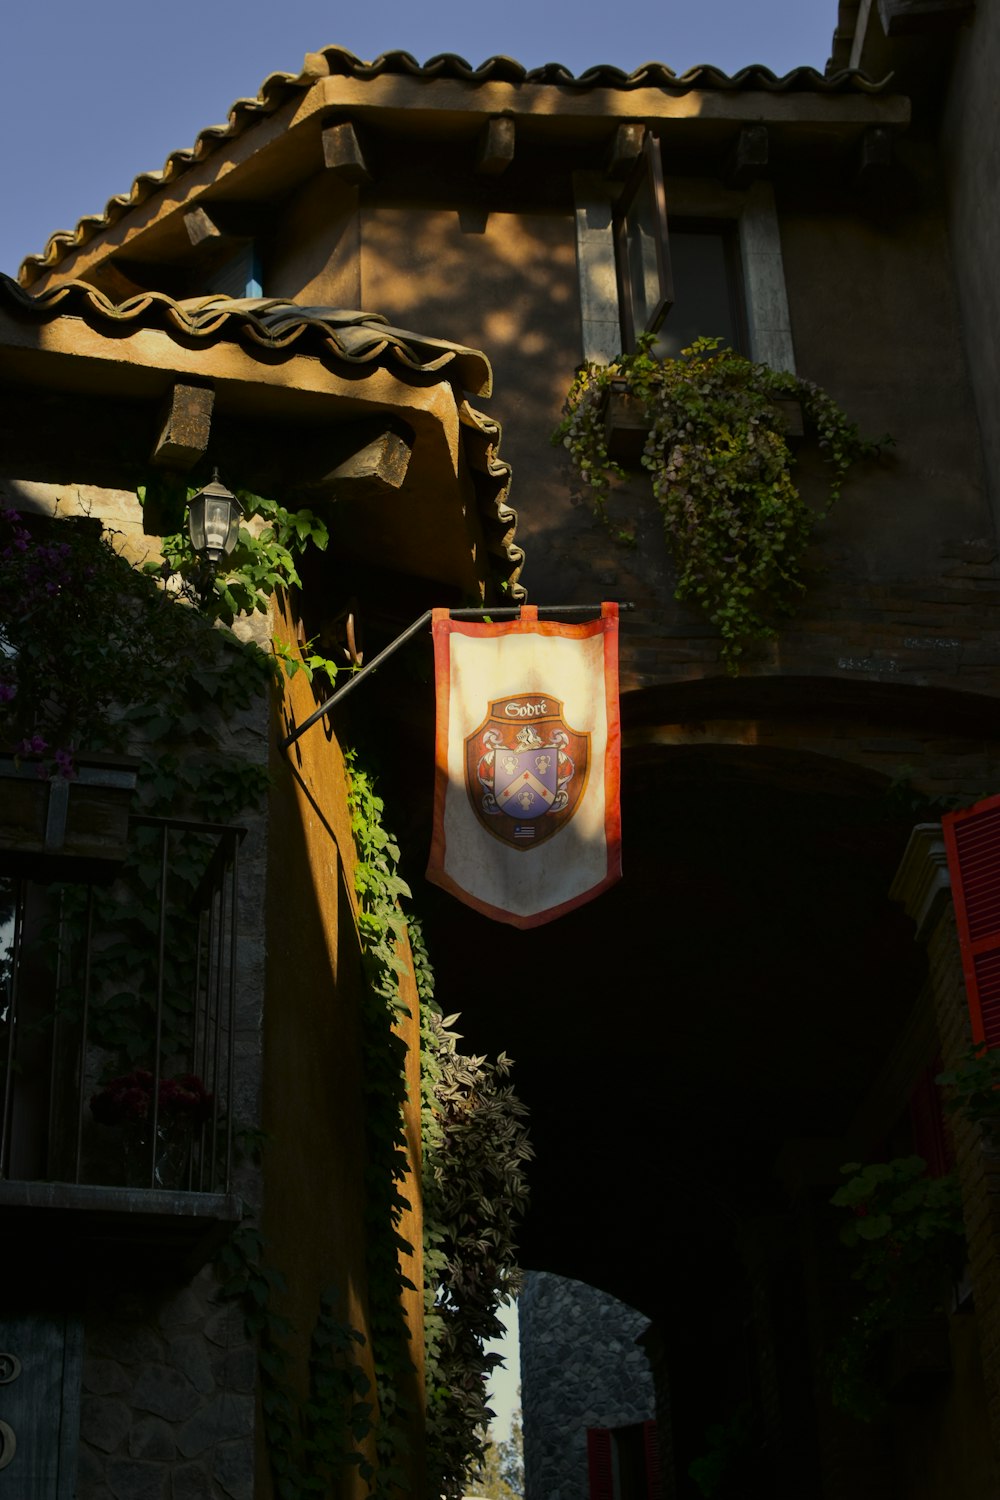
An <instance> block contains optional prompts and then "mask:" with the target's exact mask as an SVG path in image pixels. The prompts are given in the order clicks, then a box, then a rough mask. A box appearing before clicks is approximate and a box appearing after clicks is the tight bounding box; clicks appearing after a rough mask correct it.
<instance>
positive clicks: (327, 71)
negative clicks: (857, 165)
mask: <svg viewBox="0 0 1000 1500" xmlns="http://www.w3.org/2000/svg"><path fill="white" fill-rule="evenodd" d="M383 74H389V75H397V76H405V77H410V78H416V79H425V80H433V79H436V78H449V79H457V80H461V81H464V82H468V83H473V84H478V83H485V82H487V81H495V82H500V83H514V84H526V85H533V84H550V85H551V84H557V85H559V86H560V87H562V88H569V89H573V90H576V91H579V92H585V91H587V90H588V89H617V90H620V91H622V92H628V91H629V90H634V89H641V88H659V89H663V90H665V91H666V92H667V93H670V94H675V95H681V94H686V93H690V92H692V91H693V90H696V89H708V90H714V91H727V92H731V93H732V92H739V91H740V90H746V91H752V90H763V91H765V92H767V93H783V94H784V93H803V92H805V93H820V94H845V93H846V94H850V93H864V94H873V93H878V92H880V91H881V90H883V89H884V88H885V87H886V84H887V82H888V80H882V81H881V82H874V81H873V80H871V79H869V78H867V77H865V75H864V74H863V73H859V72H856V71H851V70H850V69H843V68H842V69H840V70H839V71H833V72H829V73H827V74H825V75H824V74H822V73H819V72H817V71H816V69H815V68H794V69H793V70H792V71H791V72H790V73H786V74H784V76H783V77H778V76H777V75H776V74H774V73H772V72H771V70H770V68H765V67H762V66H760V65H753V66H751V67H747V68H741V69H740V71H739V72H738V73H734V74H732V75H730V74H726V73H723V72H722V71H721V70H720V69H719V68H714V67H710V66H708V65H704V64H703V65H700V66H698V67H696V68H689V69H688V71H687V72H686V73H681V74H677V73H675V72H674V71H673V69H672V68H668V67H667V66H666V64H664V63H656V62H649V63H644V64H643V65H642V67H641V68H636V69H635V71H634V72H631V73H626V72H624V71H623V70H622V69H621V68H613V67H610V66H607V65H604V66H600V67H595V68H588V69H587V71H586V72H585V73H581V74H579V75H578V76H577V75H574V74H573V73H571V72H570V70H569V69H568V68H565V67H563V66H562V64H561V63H545V64H544V65H543V66H542V67H540V68H530V69H529V68H525V67H524V66H522V64H521V63H518V62H515V61H514V59H513V58H510V57H490V58H487V60H486V61H485V62H484V63H481V64H480V66H479V67H478V68H474V67H472V65H471V64H470V63H468V62H466V60H465V59H464V58H463V57H459V56H457V55H456V54H455V53H453V52H445V53H441V54H440V55H439V56H437V57H432V58H430V59H429V60H428V61H427V62H426V63H418V62H417V60H416V58H415V57H413V56H412V55H411V54H410V53H409V52H384V53H383V54H382V55H381V57H377V58H376V59H375V60H374V62H363V61H362V60H361V59H360V58H358V57H355V56H354V54H353V53H352V52H347V51H346V50H345V49H344V48H343V47H325V48H323V49H322V51H320V52H310V53H309V54H308V55H307V57H306V59H305V64H304V67H303V70H302V72H301V73H299V74H292V73H271V74H269V76H268V77H267V78H265V80H264V82H263V83H262V85H261V88H260V92H259V94H258V95H257V97H256V98H255V99H237V100H236V102H235V104H233V105H232V107H231V108H230V110H229V117H228V120H227V122H226V124H225V125H210V126H208V127H207V128H206V129H205V130H202V131H201V132H200V134H199V135H198V138H197V140H196V141H195V144H194V146H193V147H191V148H190V149H183V150H177V151H172V152H171V153H170V155H169V156H168V157H167V160H166V162H165V164H164V166H163V169H162V171H159V172H142V173H140V175H139V176H138V177H137V178H136V179H135V181H134V182H133V184H132V187H131V189H130V191H129V192H128V193H120V194H118V195H116V196H115V197H114V198H111V199H110V200H109V201H108V203H107V205H106V207H105V209H104V212H103V213H102V214H90V215H88V216H86V217H85V218H82V219H81V220H80V221H79V223H78V224H77V226H76V228H75V229H74V230H64V229H63V230H58V231H57V232H56V233H55V234H53V235H52V236H51V237H50V238H49V241H48V243H47V244H46V246H45V250H44V251H43V253H42V254H41V255H29V256H26V257H25V259H24V261H22V263H21V268H20V271H19V273H18V274H19V278H20V280H21V281H22V282H23V283H24V284H25V285H29V286H30V284H31V282H32V281H34V280H35V279H36V278H37V277H38V275H39V274H40V272H41V271H42V270H43V269H46V268H49V267H52V266H56V265H58V264H59V262H60V261H61V260H62V259H63V258H64V257H65V255H66V254H67V252H68V251H69V250H70V249H72V248H74V247H76V246H79V245H84V244H86V243H87V241H88V240H90V239H92V238H93V236H94V235H95V234H98V233H100V232H101V231H102V230H104V229H107V228H108V227H109V226H110V225H112V224H114V223H116V222H117V221H118V220H119V219H120V218H121V217H122V215H123V214H124V213H126V212H127V211H128V210H129V209H130V208H132V207H134V206H135V205H137V204H140V203H143V202H145V200H146V199H147V198H148V197H149V196H150V195H151V194H152V193H155V192H156V191H157V190H158V189H159V188H160V187H162V186H163V185H164V183H169V182H173V181H175V180H176V179H177V178H178V177H179V176H180V175H181V174H182V173H183V172H184V171H185V170H186V169H187V168H188V167H189V166H190V165H191V164H192V163H195V162H200V161H203V160H204V159H205V157H207V156H210V155H211V153H212V152H213V151H214V150H215V149H216V148H217V147H218V146H219V145H220V144H221V143H222V142H225V141H228V140H232V139H233V138H234V137H236V136H238V135H240V134H242V132H243V131H244V130H246V129H247V128H248V127H249V126H251V125H253V124H254V123H255V122H256V121H257V120H258V119H259V118H260V117H261V116H262V115H268V114H273V113H274V111H275V110H277V109H279V108H280V107H281V105H283V104H285V103H286V102H287V101H288V100H289V99H290V98H291V97H293V96H294V95H295V94H296V93H301V92H303V91H305V90H306V89H309V88H311V87H312V85H313V84H314V83H315V82H316V80H317V79H318V78H324V77H350V78H359V79H372V78H378V77H381V76H382V75H383Z"/></svg>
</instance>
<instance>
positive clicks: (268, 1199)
mask: <svg viewBox="0 0 1000 1500" xmlns="http://www.w3.org/2000/svg"><path fill="white" fill-rule="evenodd" d="M277 630H278V632H279V634H280V635H281V636H282V637H283V638H285V639H289V640H291V641H292V642H294V640H295V638H296V635H295V626H294V623H293V622H292V621H291V620H290V619H288V618H287V617H283V618H282V617H281V616H280V614H279V619H278V623H277ZM315 706H316V700H315V697H314V695H313V692H312V690H311V688H310V686H309V684H308V682H307V680H306V677H305V674H303V673H300V674H298V675H297V676H295V677H293V678H291V679H290V680H288V681H287V682H286V684H285V697H284V700H283V706H282V716H281V727H280V730H279V732H280V733H285V732H286V726H288V727H290V726H291V725H292V724H294V723H302V722H303V720H304V719H305V718H307V717H308V715H309V714H310V713H311V712H312V711H313V709H314V707H315ZM272 768H273V778H274V789H273V793H272V801H271V830H272V832H271V848H270V864H269V892H268V905H267V910H268V931H269V942H268V983H267V988H268V1000H267V1006H266V1009H265V1023H264V1035H265V1070H264V1109H263V1119H264V1126H265V1129H266V1131H267V1133H268V1137H269V1144H268V1147H267V1153H266V1169H265V1198H264V1218H263V1228H264V1235H265V1240H266V1243H267V1247H268V1257H269V1259H270V1260H271V1262H272V1263H273V1264H274V1265H275V1266H276V1267H277V1268H278V1269H279V1270H280V1271H281V1273H282V1275H283V1277H284V1278H285V1281H286V1282H287V1287H288V1291H287V1295H286V1296H285V1297H284V1298H283V1306H282V1310H283V1312H284V1313H285V1314H286V1316H287V1317H288V1318H289V1320H290V1322H291V1324H292V1325H293V1328H294V1330H295V1331H294V1334H293V1337H292V1345H293V1348H294V1350H295V1354H296V1360H297V1379H298V1381H299V1383H300V1385H301V1386H302V1387H303V1388H304V1386H305V1381H306V1360H307V1357H308V1348H309V1339H310V1337H311V1332H312V1329H313V1326H314V1324H315V1321H316V1316H317V1313H318V1311H319V1302H320V1295H321V1293H323V1292H324V1291H325V1290H327V1289H333V1290H334V1291H335V1292H336V1293H337V1294H338V1301H339V1316H341V1317H342V1318H343V1320H344V1321H345V1322H346V1323H349V1324H350V1325H351V1326H352V1327H354V1328H355V1329H357V1330H359V1331H360V1332H362V1333H363V1334H365V1336H366V1339H367V1342H366V1344H365V1346H364V1347H363V1348H362V1349H359V1351H358V1353H357V1362H358V1363H359V1365H360V1366H361V1367H362V1368H363V1369H364V1370H365V1372H366V1373H367V1375H368V1377H369V1379H370V1380H372V1382H373V1386H374V1380H373V1376H374V1371H373V1366H372V1349H371V1339H370V1327H369V1310H368V1283H367V1271H366V1259H365V1248H366V1242H365V1233H366V1231H365V1202H366V1196H367V1187H366V1171H367V1165H366V1143H365V1134H364V1120H365V1103H364V1098H363V1083H364V1077H363V1069H364V1060H363V1055H364V1044H365V1043H364V1038H363V1035H362V1027H361V1016H360V1000H361V993H362V986H363V985H364V984H365V982H366V981H365V979H364V978H363V974H362V963H361V950H360V946H359V942H358V935H357V926H356V906H355V901H356V898H355V895H354V886H353V871H354V859H355V855H354V841H353V837H352V834H351V823H350V813H349V810H348V806H347V780H346V771H345V765H344V759H343V755H342V752H341V749H340V746H339V744H338V742H337V740H336V739H335V738H334V737H333V735H332V733H331V731H330V729H329V727H328V724H327V722H326V721H324V722H322V723H320V724H317V725H316V726H314V727H313V728H312V729H310V730H308V731H307V732H306V734H304V735H303V736H302V737H301V739H299V740H298V741H297V742H296V744H295V745H294V746H292V747H291V749H290V751H289V753H288V757H287V759H286V758H285V757H283V756H282V755H281V753H280V752H278V751H277V750H275V754H274V759H273V762H272ZM408 967H409V965H408ZM401 990H402V998H403V1002H404V1004H405V1006H406V1007H407V1010H408V1012H409V1014H408V1015H407V1016H405V1017H403V1018H402V1019H401V1021H400V1023H399V1025H400V1029H401V1031H402V1034H403V1036H404V1039H405V1040H406V1042H407V1046H408V1049H409V1051H408V1083H409V1099H408V1104H407V1113H406V1122H405V1123H406V1127H407V1140H408V1145H409V1150H410V1158H411V1165H412V1167H413V1169H414V1171H415V1173H418V1172H419V1140H420V1127H419V1120H420V1092H419V1057H420V1049H419V1022H418V1008H417V1001H416V994H415V990H414V986H413V980H412V972H411V973H409V974H407V975H406V976H403V978H402V980H401ZM404 1192H405V1195H406V1196H407V1198H408V1200H409V1201H410V1204H411V1211H410V1213H409V1214H408V1215H406V1216H405V1217H404V1220H403V1222H402V1223H401V1225H400V1232H401V1234H402V1235H403V1237H404V1238H405V1239H406V1240H407V1241H408V1242H409V1243H410V1244H411V1246H412V1247H413V1249H412V1253H411V1254H409V1255H405V1256H403V1260H402V1263H403V1270H404V1274H405V1275H406V1276H407V1277H408V1278H409V1280H410V1281H411V1282H412V1283H413V1286H414V1288H415V1290H413V1291H410V1292H407V1293H406V1294H405V1302H404V1307H405V1313H406V1318H407V1323H408V1326H409V1329H410V1334H411V1355H412V1358H413V1362H414V1367H415V1368H414V1373H413V1376H412V1378H411V1380H410V1382H409V1385H408V1388H407V1389H406V1390H404V1391H401V1392H400V1393H399V1394H400V1397H401V1399H402V1400H404V1401H405V1400H409V1401H410V1402H411V1403H412V1407H413V1410H414V1411H415V1413H417V1414H419V1413H420V1412H421V1411H422V1409H423V1359H422V1350H423V1303H422V1286H423V1261H422V1251H421V1233H422V1231H421V1223H422V1221H421V1216H420V1202H419V1179H418V1177H417V1176H416V1175H414V1176H413V1177H412V1178H411V1179H410V1182H409V1183H408V1184H407V1185H406V1187H405V1188H404ZM373 1394H374V1392H373ZM412 1436H413V1446H414V1454H415V1455H418V1454H419V1451H420V1445H419V1438H418V1436H417V1430H416V1429H415V1430H414V1433H413V1435H412ZM367 1446H368V1451H369V1453H371V1452H372V1451H373V1450H372V1448H371V1442H369V1444H368V1445H367ZM345 1482H346V1483H347V1485H348V1488H347V1490H346V1491H345V1494H351V1495H354V1494H355V1493H356V1494H357V1496H358V1497H361V1496H363V1495H364V1494H365V1493H366V1489H365V1486H364V1484H363V1483H362V1482H361V1480H360V1479H359V1478H358V1477H357V1476H356V1475H355V1476H354V1477H353V1479H348V1480H347V1481H345ZM351 1484H353V1485H354V1488H353V1489H352V1488H351V1487H350V1486H351Z"/></svg>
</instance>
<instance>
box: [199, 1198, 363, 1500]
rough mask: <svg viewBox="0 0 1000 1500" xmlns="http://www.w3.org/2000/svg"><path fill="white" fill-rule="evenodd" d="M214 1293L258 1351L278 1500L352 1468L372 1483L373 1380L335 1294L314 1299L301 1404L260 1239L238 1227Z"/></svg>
mask: <svg viewBox="0 0 1000 1500" xmlns="http://www.w3.org/2000/svg"><path fill="white" fill-rule="evenodd" d="M216 1272H217V1275H218V1279H219V1291H218V1296H219V1298H220V1300H222V1301H230V1302H234V1303H235V1304H236V1305H237V1306H238V1307H239V1308H240V1310H241V1312H242V1314H243V1324H244V1328H245V1330H246V1334H247V1337H248V1338H249V1339H250V1340H251V1341H253V1342H254V1344H255V1345H256V1349H257V1370H258V1381H259V1386H260V1401H261V1412H262V1416H263V1423H264V1438H265V1443H266V1447H267V1457H268V1464H269V1467H270V1470H271V1477H272V1480H273V1483H274V1490H275V1495H276V1497H277V1500H303V1497H305V1496H307V1495H329V1493H330V1485H331V1483H332V1482H333V1481H335V1480H336V1479H338V1478H339V1477H340V1476H341V1475H342V1474H344V1473H345V1472H346V1471H347V1470H349V1469H350V1468H352V1467H356V1468H357V1471H358V1472H359V1473H360V1475H361V1477H362V1478H363V1479H365V1480H366V1481H368V1482H369V1483H371V1481H372V1480H373V1478H374V1473H375V1471H374V1469H373V1467H372V1465H371V1463H370V1462H369V1460H368V1459H367V1458H366V1457H365V1455H364V1451H363V1447H362V1445H363V1443H364V1440H365V1438H366V1437H367V1436H368V1434H369V1433H370V1432H371V1428H372V1403H371V1401H370V1400H368V1399H367V1398H368V1396H369V1394H370V1388H371V1383H370V1381H369V1379H368V1376H367V1375H366V1374H365V1372H364V1370H362V1369H361V1367H360V1366H359V1365H358V1363H357V1361H356V1354H357V1351H358V1349H359V1348H362V1347H363V1346H364V1343H365V1338H364V1335H363V1334H362V1333H359V1332H358V1330H357V1329H356V1328H353V1327H352V1326H351V1325H350V1324H349V1323H345V1322H344V1321H343V1320H342V1319H341V1318H340V1317H339V1316H338V1314H337V1307H338V1305H339V1301H340V1299H339V1297H338V1294H337V1292H336V1290H335V1289H333V1288H327V1289H325V1290H324V1291H323V1292H322V1293H321V1295H320V1300H319V1311H318V1313H317V1317H316V1322H315V1325H314V1327H313V1331H312V1339H311V1345H310V1357H309V1391H308V1396H307V1398H306V1399H305V1400H302V1399H301V1398H300V1396H299V1395H298V1393H297V1390H296V1388H295V1385H294V1383H293V1381H292V1378H291V1375H290V1368H289V1367H290V1363H291V1361H290V1357H289V1354H288V1348H287V1345H288V1341H289V1339H290V1337H291V1336H292V1334H293V1333H294V1329H293V1327H292V1324H291V1323H290V1322H289V1321H288V1319H287V1318H285V1317H284V1316H283V1315H282V1314H281V1313H279V1312H277V1311H276V1310H275V1307H274V1301H275V1297H276V1296H280V1295H281V1294H282V1293H283V1292H284V1291H285V1290H286V1285H285V1281H284V1278H283V1276H282V1275H281V1273H280V1272H279V1271H277V1270H276V1269H275V1268H274V1267H273V1266H269V1265H268V1264H267V1262H266V1260H265V1256H264V1245H263V1241H262V1240H261V1237H260V1234H259V1233H258V1232H257V1230H256V1229H254V1228H253V1226H252V1225H251V1224H249V1223H246V1222H245V1223H244V1224H243V1225H241V1227H240V1228H239V1229H238V1230H237V1231H236V1233H235V1234H234V1235H233V1236H232V1237H231V1238H230V1239H229V1240H228V1241H227V1242H226V1244H225V1245H224V1246H223V1247H222V1249H221V1250H220V1252H219V1255H218V1257H217V1259H216Z"/></svg>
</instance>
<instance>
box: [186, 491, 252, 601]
mask: <svg viewBox="0 0 1000 1500" xmlns="http://www.w3.org/2000/svg"><path fill="white" fill-rule="evenodd" d="M242 518H243V507H242V505H241V504H240V502H239V501H238V500H237V498H236V496H235V495H234V494H232V492H231V491H230V490H227V489H226V486H225V485H224V484H223V483H222V482H221V480H220V479H219V471H218V469H216V470H215V471H214V473H213V475H212V482H211V484H206V485H205V487H204V489H201V490H199V491H198V493H197V495H194V496H193V497H192V499H191V501H190V504H189V505H188V534H189V535H190V537H191V545H192V547H193V548H194V550H195V551H196V552H197V554H198V556H199V557H200V558H201V559H202V561H203V562H204V563H205V564H206V568H207V572H208V576H209V578H214V577H215V571H216V569H217V567H218V566H219V563H220V561H221V560H222V558H224V557H228V556H229V555H230V553H231V552H232V551H233V549H234V548H235V546H236V543H237V541H238V540H239V535H240V521H241V520H242Z"/></svg>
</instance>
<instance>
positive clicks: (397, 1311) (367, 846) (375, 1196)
mask: <svg viewBox="0 0 1000 1500" xmlns="http://www.w3.org/2000/svg"><path fill="white" fill-rule="evenodd" d="M345 760H346V763H347V769H348V795H347V800H348V806H349V808H350V813H351V830H352V833H353V835H354V844H355V850H356V854H357V858H356V860H355V866H354V889H355V893H356V894H357V897H358V907H359V910H358V932H359V936H360V938H361V947H362V954H363V959H364V969H365V976H366V979H367V985H366V989H365V994H364V996H363V1000H362V1013H361V1023H362V1046H363V1083H362V1087H363V1091H364V1102H365V1122H364V1123H365V1228H366V1235H365V1254H366V1270H367V1282H368V1310H369V1328H370V1333H371V1342H372V1356H373V1359H374V1362H375V1386H376V1395H377V1400H378V1419H377V1424H376V1429H375V1449H376V1454H377V1457H378V1464H377V1469H376V1474H375V1481H374V1490H375V1494H376V1495H377V1496H382V1495H389V1494H390V1493H391V1492H392V1489H393V1487H394V1486H397V1485H400V1484H403V1483H405V1480H406V1467H405V1458H406V1453H407V1448H408V1439H407V1426H408V1424H409V1422H410V1421H412V1418H413V1416H414V1413H413V1411H412V1408H411V1406H410V1405H409V1404H408V1403H407V1401H406V1399H405V1397H404V1395H403V1391H404V1389H405V1387H406V1385H407V1384H408V1383H409V1380H410V1378H411V1377H412V1374H413V1370H414V1364H413V1358H412V1356H411V1353H410V1349H409V1338H410V1334H409V1329H408V1327H407V1324H406V1318H405V1315H404V1312H403V1302H402V1295H403V1291H404V1290H405V1289H412V1283H411V1282H410V1281H409V1280H408V1279H407V1277H406V1276H405V1275H404V1273H403V1270H402V1266H401V1264H400V1255H401V1254H409V1253H410V1252H411V1251H412V1246H411V1245H410V1244H409V1243H408V1242H407V1241H406V1240H404V1239H403V1237H402V1235H401V1234H400V1232H399V1224H400V1221H401V1219H402V1216H403V1214H404V1212H405V1211H406V1210H407V1209H408V1208H409V1207H410V1204H409V1202H408V1200H407V1199H406V1198H405V1197H404V1196H403V1192H402V1187H401V1185H402V1184H403V1183H404V1182H405V1181H406V1179H407V1177H408V1175H409V1173H408V1162H407V1153H406V1130H405V1123H404V1118H403V1108H404V1105H405V1102H406V1043H405V1042H404V1040H403V1038H402V1037H401V1036H400V1035H399V1034H398V1032H397V1030H396V1029H395V1027H396V1022H397V1021H398V1020H399V1019H400V1018H401V1017H402V1016H403V1015H404V1014H406V1012H405V1008H404V1006H403V1002H402V1000H401V998H400V993H399V979H400V975H402V974H405V973H406V972H407V969H406V965H405V963H404V962H403V960H402V958H401V957H400V944H401V943H402V942H404V941H405V938H406V919H405V918H404V916H403V913H402V910H401V908H400V904H399V903H400V899H401V898H402V897H408V896H409V895H410V890H409V887H408V886H407V884H406V882H405V881H404V880H403V879H402V878H401V876H400V875H399V872H398V865H399V858H400V851H399V846H398V845H397V844H396V843H395V841H394V840H393V838H392V836H391V834H389V833H387V832H386V829H385V826H384V824H383V819H382V814H383V812H384V804H383V801H382V799H381V797H379V796H377V795H376V792H375V787H374V782H373V780H372V778H371V776H370V775H368V773H367V772H366V771H364V770H363V769H362V768H361V766H360V765H359V764H358V758H357V755H356V753H355V752H353V751H348V752H347V753H346V755H345Z"/></svg>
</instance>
